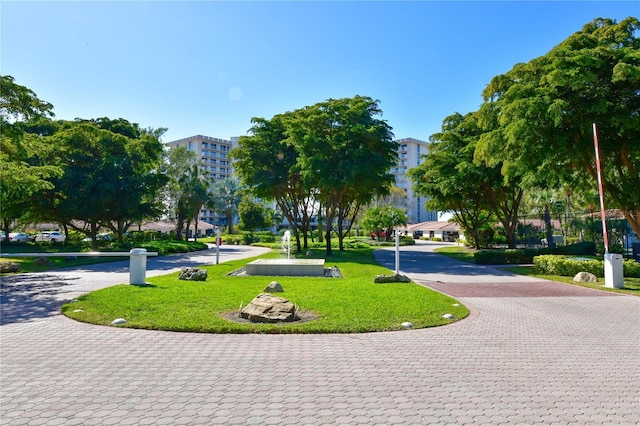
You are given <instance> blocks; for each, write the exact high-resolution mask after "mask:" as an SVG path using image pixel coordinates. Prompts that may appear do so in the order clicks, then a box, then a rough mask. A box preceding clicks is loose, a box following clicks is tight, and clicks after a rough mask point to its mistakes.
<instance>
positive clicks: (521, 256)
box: [473, 241, 596, 265]
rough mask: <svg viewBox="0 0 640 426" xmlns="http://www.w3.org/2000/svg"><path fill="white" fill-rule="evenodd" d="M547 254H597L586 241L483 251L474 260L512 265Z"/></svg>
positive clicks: (488, 263)
mask: <svg viewBox="0 0 640 426" xmlns="http://www.w3.org/2000/svg"><path fill="white" fill-rule="evenodd" d="M545 254H548V255H550V254H557V255H564V254H566V255H574V256H576V255H580V256H592V255H595V254H596V245H595V244H594V243H593V242H590V241H585V242H581V243H577V244H571V245H568V246H562V247H555V248H548V247H547V248H540V249H504V250H481V251H478V252H476V253H474V255H473V258H474V260H475V262H476V263H478V264H482V265H511V264H516V263H533V259H534V257H535V256H540V255H545Z"/></svg>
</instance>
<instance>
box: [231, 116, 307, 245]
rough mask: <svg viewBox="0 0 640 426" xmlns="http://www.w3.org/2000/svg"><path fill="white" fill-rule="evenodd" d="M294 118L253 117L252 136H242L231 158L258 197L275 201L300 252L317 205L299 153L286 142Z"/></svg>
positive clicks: (242, 178)
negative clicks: (291, 229)
mask: <svg viewBox="0 0 640 426" xmlns="http://www.w3.org/2000/svg"><path fill="white" fill-rule="evenodd" d="M292 115H293V113H286V114H279V115H275V116H274V117H273V118H271V119H270V120H267V119H264V118H253V119H252V120H251V121H252V124H253V126H252V127H251V129H249V133H250V136H243V137H241V138H240V139H239V141H238V148H236V149H234V150H232V151H231V153H230V156H231V158H233V159H234V168H235V170H236V173H237V175H238V176H239V177H240V179H241V181H242V182H243V184H244V185H246V186H247V187H248V188H250V190H251V191H252V192H253V194H254V195H256V196H257V197H258V198H261V199H263V200H273V201H275V203H276V205H277V207H278V209H279V210H280V211H281V212H282V214H283V215H284V216H285V217H286V218H287V221H288V222H289V225H290V226H291V227H292V228H293V231H294V235H295V237H296V245H297V249H298V251H300V250H301V248H302V243H301V241H300V236H301V235H302V238H303V240H304V248H307V242H308V240H307V236H308V232H309V230H310V227H311V219H312V216H313V213H314V212H315V206H316V203H315V198H314V189H313V187H312V186H311V185H309V184H308V183H307V182H306V181H305V180H304V179H303V174H302V169H301V167H300V164H299V163H298V151H297V150H296V147H295V146H294V145H293V144H290V143H289V142H288V140H287V138H288V135H287V122H288V121H289V120H290V119H291V118H292Z"/></svg>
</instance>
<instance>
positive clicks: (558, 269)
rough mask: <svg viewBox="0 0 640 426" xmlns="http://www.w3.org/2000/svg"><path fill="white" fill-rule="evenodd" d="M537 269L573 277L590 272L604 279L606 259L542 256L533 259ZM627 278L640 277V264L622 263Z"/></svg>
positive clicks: (628, 261) (546, 272)
mask: <svg viewBox="0 0 640 426" xmlns="http://www.w3.org/2000/svg"><path fill="white" fill-rule="evenodd" d="M533 263H534V265H535V267H536V269H537V270H538V271H539V272H540V273H543V274H549V275H560V276H563V277H572V276H574V275H575V274H577V273H578V272H590V273H592V274H593V275H595V276H597V277H600V278H602V277H604V259H590V260H581V259H576V258H571V257H568V256H563V255H541V256H536V257H534V259H533ZM622 271H623V275H624V276H625V277H638V276H640V263H638V262H636V261H635V260H632V259H626V260H624V261H623V262H622Z"/></svg>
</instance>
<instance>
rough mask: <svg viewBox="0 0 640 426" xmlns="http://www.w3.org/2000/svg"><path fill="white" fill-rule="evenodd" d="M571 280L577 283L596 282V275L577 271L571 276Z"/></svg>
mask: <svg viewBox="0 0 640 426" xmlns="http://www.w3.org/2000/svg"><path fill="white" fill-rule="evenodd" d="M573 281H575V282H577V283H597V282H598V277H596V276H595V275H593V274H592V273H590V272H578V273H577V274H576V276H575V277H573Z"/></svg>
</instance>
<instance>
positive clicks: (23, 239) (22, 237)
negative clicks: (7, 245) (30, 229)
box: [9, 232, 31, 243]
mask: <svg viewBox="0 0 640 426" xmlns="http://www.w3.org/2000/svg"><path fill="white" fill-rule="evenodd" d="M9 241H15V242H19V243H28V242H31V236H30V235H29V234H25V233H24V232H12V233H10V234H9Z"/></svg>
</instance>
